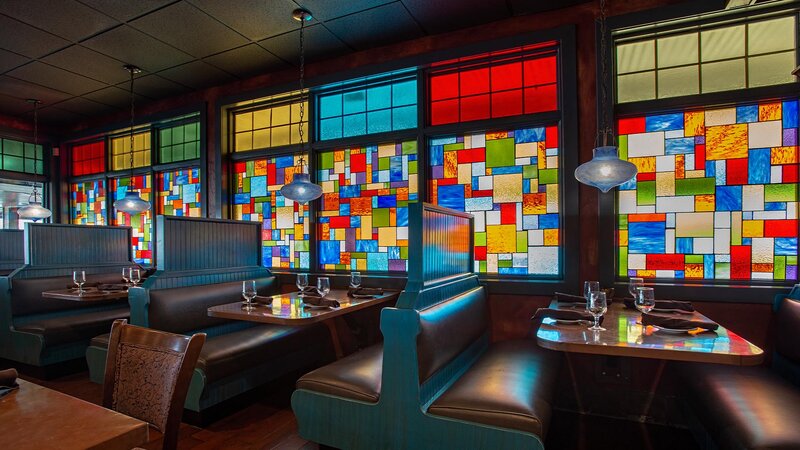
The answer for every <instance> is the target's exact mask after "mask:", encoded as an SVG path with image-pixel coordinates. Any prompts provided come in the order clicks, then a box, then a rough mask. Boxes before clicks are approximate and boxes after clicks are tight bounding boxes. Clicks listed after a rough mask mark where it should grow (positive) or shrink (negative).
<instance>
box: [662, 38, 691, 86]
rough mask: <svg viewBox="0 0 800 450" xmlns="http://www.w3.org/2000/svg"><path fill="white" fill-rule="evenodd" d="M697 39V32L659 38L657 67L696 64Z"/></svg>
mask: <svg viewBox="0 0 800 450" xmlns="http://www.w3.org/2000/svg"><path fill="white" fill-rule="evenodd" d="M697 39H698V35H697V33H689V34H682V35H678V36H670V37H665V38H659V39H658V67H659V68H661V67H672V66H682V65H684V64H696V63H697V61H698V59H697V58H698V55H697V52H698V47H697ZM659 95H660V94H659Z"/></svg>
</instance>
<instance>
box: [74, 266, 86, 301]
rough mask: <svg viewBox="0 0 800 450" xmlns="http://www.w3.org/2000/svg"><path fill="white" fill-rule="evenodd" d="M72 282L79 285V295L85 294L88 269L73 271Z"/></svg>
mask: <svg viewBox="0 0 800 450" xmlns="http://www.w3.org/2000/svg"><path fill="white" fill-rule="evenodd" d="M72 282H73V283H75V284H77V285H78V295H83V283H86V271H84V270H75V271H73V272H72Z"/></svg>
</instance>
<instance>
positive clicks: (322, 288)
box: [317, 277, 331, 297]
mask: <svg viewBox="0 0 800 450" xmlns="http://www.w3.org/2000/svg"><path fill="white" fill-rule="evenodd" d="M330 291H331V280H330V279H328V277H319V278H317V292H319V295H320V297H325V296H326V295H328V292H330Z"/></svg>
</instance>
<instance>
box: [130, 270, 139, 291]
mask: <svg viewBox="0 0 800 450" xmlns="http://www.w3.org/2000/svg"><path fill="white" fill-rule="evenodd" d="M130 279H131V283H132V284H133V287H136V285H137V284H139V282H140V281H142V272H141V271H140V270H139V269H136V268H134V267H131V272H130Z"/></svg>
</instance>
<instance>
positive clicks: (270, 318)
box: [208, 289, 400, 325]
mask: <svg viewBox="0 0 800 450" xmlns="http://www.w3.org/2000/svg"><path fill="white" fill-rule="evenodd" d="M398 295H400V293H399V292H396V291H384V294H383V295H379V296H376V297H373V298H350V297H348V296H347V291H346V290H341V289H333V290H331V292H330V293H328V295H326V296H325V298H327V299H332V300H337V301H338V302H339V304H340V305H341V306H339V307H338V308H315V307H309V306H305V307H304V306H303V305H302V302H301V301H300V298H299V297H298V296H297V293H296V292H292V293H288V294H278V295H273V296H272V305H259V304H255V303H254V306H255V307H254V308H253V310H252V311H245V310H244V309H242V302H236V303H228V304H225V305H218V306H212V307H211V308H208V315H209V316H211V317H222V318H225V319H234V320H247V321H250V322H260V323H272V324H279V325H309V324H312V323H317V322H321V321H323V320H327V319H331V318H333V317H337V316H341V315H343V314H348V313H351V312H353V311H358V310H360V309H364V308H368V307H370V306H374V305H377V304H380V303H386V302H389V301H393V300H397V297H398Z"/></svg>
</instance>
